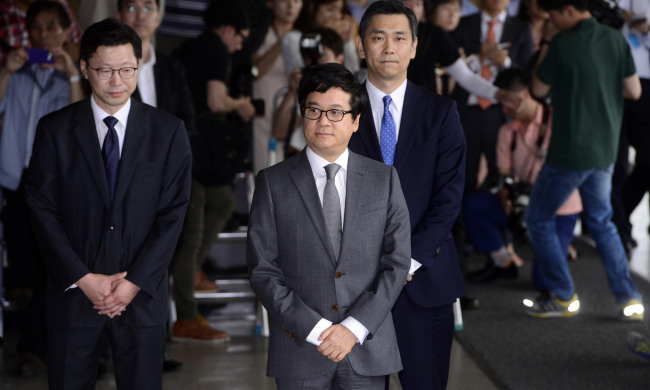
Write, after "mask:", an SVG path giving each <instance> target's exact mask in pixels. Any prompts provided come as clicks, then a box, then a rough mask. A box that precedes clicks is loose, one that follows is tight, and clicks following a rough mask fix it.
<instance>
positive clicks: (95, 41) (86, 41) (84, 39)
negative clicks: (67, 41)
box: [79, 18, 142, 63]
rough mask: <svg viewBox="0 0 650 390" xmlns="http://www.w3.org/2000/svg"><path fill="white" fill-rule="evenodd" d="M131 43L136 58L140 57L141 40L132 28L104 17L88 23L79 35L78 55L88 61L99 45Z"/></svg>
mask: <svg viewBox="0 0 650 390" xmlns="http://www.w3.org/2000/svg"><path fill="white" fill-rule="evenodd" d="M126 44H131V46H133V54H135V58H136V59H138V60H139V59H141V58H142V41H141V40H140V37H139V36H138V33H136V32H135V30H134V29H132V28H131V27H129V26H127V25H126V24H124V23H120V22H118V21H117V19H115V18H108V19H104V20H102V21H101V22H97V23H94V24H92V25H90V27H88V28H87V29H86V32H84V35H82V36H81V48H80V49H79V57H80V58H81V59H82V60H84V61H85V62H86V63H88V60H89V59H90V57H92V56H93V54H95V52H96V51H97V48H98V47H99V46H121V45H126Z"/></svg>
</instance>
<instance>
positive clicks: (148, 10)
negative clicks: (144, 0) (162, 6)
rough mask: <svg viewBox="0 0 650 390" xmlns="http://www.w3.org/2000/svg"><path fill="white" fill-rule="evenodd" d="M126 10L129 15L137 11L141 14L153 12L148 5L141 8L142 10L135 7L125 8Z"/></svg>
mask: <svg viewBox="0 0 650 390" xmlns="http://www.w3.org/2000/svg"><path fill="white" fill-rule="evenodd" d="M126 10H127V12H129V13H134V12H137V11H142V12H143V13H145V14H148V13H149V12H153V11H154V8H153V7H151V6H148V5H145V6H144V7H142V8H140V7H136V6H134V5H130V6H129V8H127V9H126Z"/></svg>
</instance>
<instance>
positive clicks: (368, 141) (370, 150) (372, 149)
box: [356, 86, 384, 161]
mask: <svg viewBox="0 0 650 390" xmlns="http://www.w3.org/2000/svg"><path fill="white" fill-rule="evenodd" d="M364 88H365V86H364ZM356 136H357V137H359V138H360V139H361V145H362V146H363V148H364V149H365V155H366V156H368V157H370V158H372V159H373V160H377V161H384V159H383V157H382V156H381V149H380V148H379V139H378V138H377V129H376V128H375V121H374V119H373V117H372V108H371V107H370V103H368V104H367V106H366V109H365V110H363V113H362V114H361V119H360V122H359V130H358V131H357V135H356Z"/></svg>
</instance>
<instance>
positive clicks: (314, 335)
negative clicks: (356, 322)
mask: <svg viewBox="0 0 650 390" xmlns="http://www.w3.org/2000/svg"><path fill="white" fill-rule="evenodd" d="M330 326H332V321H329V320H326V319H325V318H321V320H320V321H318V323H317V324H316V326H314V329H312V330H311V332H309V335H308V336H307V342H308V343H310V344H314V345H315V346H319V345H320V344H321V343H322V341H319V340H318V338H319V337H320V334H321V333H323V332H324V331H325V329H327V328H329V327H330Z"/></svg>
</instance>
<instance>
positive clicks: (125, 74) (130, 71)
mask: <svg viewBox="0 0 650 390" xmlns="http://www.w3.org/2000/svg"><path fill="white" fill-rule="evenodd" d="M88 67H89V68H90V69H92V70H94V71H95V72H97V76H99V79H100V80H110V79H112V78H113V73H115V72H117V73H119V75H120V77H121V78H122V80H128V79H132V78H133V76H135V71H136V70H138V68H131V67H128V68H120V69H111V68H93V67H92V66H90V65H88Z"/></svg>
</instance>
